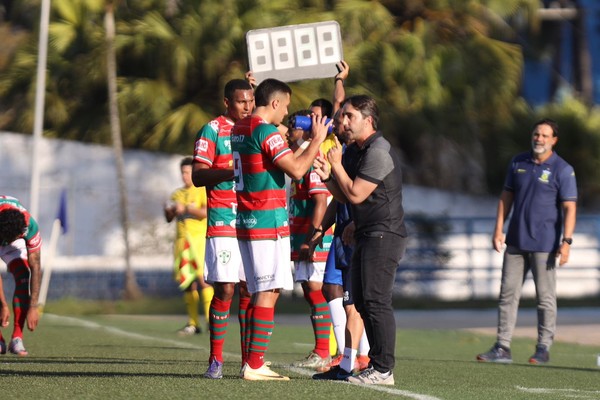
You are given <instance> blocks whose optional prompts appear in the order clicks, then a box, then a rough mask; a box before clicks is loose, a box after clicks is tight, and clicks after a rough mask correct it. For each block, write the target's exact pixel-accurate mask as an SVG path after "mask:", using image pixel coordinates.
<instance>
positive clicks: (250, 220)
mask: <svg viewBox="0 0 600 400" xmlns="http://www.w3.org/2000/svg"><path fill="white" fill-rule="evenodd" d="M237 219H238V225H242V226H243V227H244V228H252V227H253V226H255V225H256V224H257V223H258V221H257V220H256V218H255V217H253V216H252V215H250V216H248V217H245V218H244V217H242V216H241V215H238V217H237Z"/></svg>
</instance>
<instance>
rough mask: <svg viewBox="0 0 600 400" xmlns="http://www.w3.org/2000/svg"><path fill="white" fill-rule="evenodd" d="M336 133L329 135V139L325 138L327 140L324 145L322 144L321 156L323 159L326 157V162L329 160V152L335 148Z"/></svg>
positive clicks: (320, 148)
mask: <svg viewBox="0 0 600 400" xmlns="http://www.w3.org/2000/svg"><path fill="white" fill-rule="evenodd" d="M334 138H335V133H333V132H332V133H330V134H329V135H327V137H326V138H325V140H324V141H323V143H321V146H320V147H319V150H320V151H321V154H322V155H323V157H325V160H327V153H328V152H329V150H331V148H332V147H335V139H334Z"/></svg>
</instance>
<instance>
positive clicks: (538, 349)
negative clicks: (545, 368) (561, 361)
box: [529, 344, 550, 365]
mask: <svg viewBox="0 0 600 400" xmlns="http://www.w3.org/2000/svg"><path fill="white" fill-rule="evenodd" d="M548 361H550V353H549V352H548V347H546V346H544V345H543V344H538V345H537V346H535V354H534V355H532V356H531V357H530V358H529V364H536V365H539V364H546V363H547V362H548Z"/></svg>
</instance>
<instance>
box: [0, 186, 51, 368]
mask: <svg viewBox="0 0 600 400" xmlns="http://www.w3.org/2000/svg"><path fill="white" fill-rule="evenodd" d="M41 248H42V237H41V235H40V231H39V225H38V223H37V221H36V220H35V219H34V218H33V217H32V216H31V215H30V214H29V212H28V211H27V209H25V207H23V205H22V204H21V203H20V202H19V200H17V199H15V198H14V197H10V196H0V258H2V261H4V262H5V263H6V266H7V269H8V271H9V272H10V273H11V274H12V276H13V277H14V278H15V293H14V297H13V312H14V327H13V333H12V336H11V340H10V343H9V345H8V351H10V352H11V353H13V354H16V355H18V356H26V355H28V354H29V353H28V352H27V350H25V346H24V344H23V329H24V327H25V320H27V328H28V329H29V330H30V331H33V330H35V328H36V327H37V325H38V322H39V319H40V314H39V311H38V299H39V295H40V284H41V277H42V272H41V271H42V269H41V261H40V260H41ZM1 283H2V281H1V280H0V328H3V327H6V326H8V318H9V310H8V304H7V303H6V298H5V297H4V289H3V288H2V285H1ZM6 350H7V348H6V341H5V340H4V338H3V337H2V332H1V331H0V354H5V353H6Z"/></svg>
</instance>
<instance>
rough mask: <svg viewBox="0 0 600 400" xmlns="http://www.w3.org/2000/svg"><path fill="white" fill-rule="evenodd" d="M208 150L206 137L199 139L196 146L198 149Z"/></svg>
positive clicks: (198, 150)
mask: <svg viewBox="0 0 600 400" xmlns="http://www.w3.org/2000/svg"><path fill="white" fill-rule="evenodd" d="M207 150H208V141H207V140H206V139H200V140H198V145H197V146H196V151H197V152H200V151H203V152H206V151H207Z"/></svg>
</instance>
